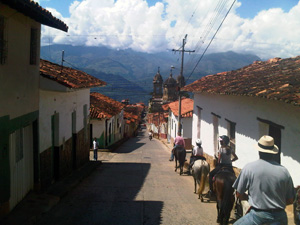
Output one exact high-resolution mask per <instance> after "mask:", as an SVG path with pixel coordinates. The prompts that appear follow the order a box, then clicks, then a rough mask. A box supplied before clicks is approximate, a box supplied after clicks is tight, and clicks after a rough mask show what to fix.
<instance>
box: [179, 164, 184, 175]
mask: <svg viewBox="0 0 300 225" xmlns="http://www.w3.org/2000/svg"><path fill="white" fill-rule="evenodd" d="M179 167H180V173H179V174H180V175H181V174H182V172H183V165H182V164H181V163H180V162H179Z"/></svg>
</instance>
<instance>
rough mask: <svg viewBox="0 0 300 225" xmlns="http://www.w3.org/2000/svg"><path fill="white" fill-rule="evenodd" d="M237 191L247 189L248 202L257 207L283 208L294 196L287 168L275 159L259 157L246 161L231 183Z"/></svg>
mask: <svg viewBox="0 0 300 225" xmlns="http://www.w3.org/2000/svg"><path fill="white" fill-rule="evenodd" d="M233 188H235V189H236V190H237V191H238V192H239V193H241V194H243V193H245V192H246V191H248V194H249V204H250V205H251V206H253V207H255V208H258V209H279V208H280V209H285V207H286V200H287V199H291V198H294V194H295V193H294V185H293V181H292V178H291V176H290V174H289V172H288V170H287V169H286V168H285V167H284V166H282V165H280V164H278V163H277V162H275V161H266V160H262V159H259V160H257V161H254V162H251V163H248V164H247V165H246V166H245V167H244V168H243V169H242V171H241V173H240V175H239V176H238V178H237V179H236V181H235V182H234V184H233Z"/></svg>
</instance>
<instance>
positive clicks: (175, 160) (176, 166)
mask: <svg viewBox="0 0 300 225" xmlns="http://www.w3.org/2000/svg"><path fill="white" fill-rule="evenodd" d="M176 171H177V159H176V158H175V172H176Z"/></svg>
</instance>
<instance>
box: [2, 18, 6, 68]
mask: <svg viewBox="0 0 300 225" xmlns="http://www.w3.org/2000/svg"><path fill="white" fill-rule="evenodd" d="M5 25H6V21H5V18H4V17H3V16H1V15H0V64H5V62H6V58H7V41H6V40H5Z"/></svg>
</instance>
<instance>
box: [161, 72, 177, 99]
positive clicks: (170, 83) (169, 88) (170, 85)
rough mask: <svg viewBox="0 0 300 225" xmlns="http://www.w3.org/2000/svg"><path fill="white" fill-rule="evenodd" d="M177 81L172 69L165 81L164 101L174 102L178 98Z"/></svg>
mask: <svg viewBox="0 0 300 225" xmlns="http://www.w3.org/2000/svg"><path fill="white" fill-rule="evenodd" d="M177 86H178V84H177V82H176V80H175V79H174V78H173V77H172V70H171V72H170V76H169V78H168V79H167V80H166V81H165V82H164V93H163V102H164V103H167V102H172V101H175V100H177V99H178V91H177Z"/></svg>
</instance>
